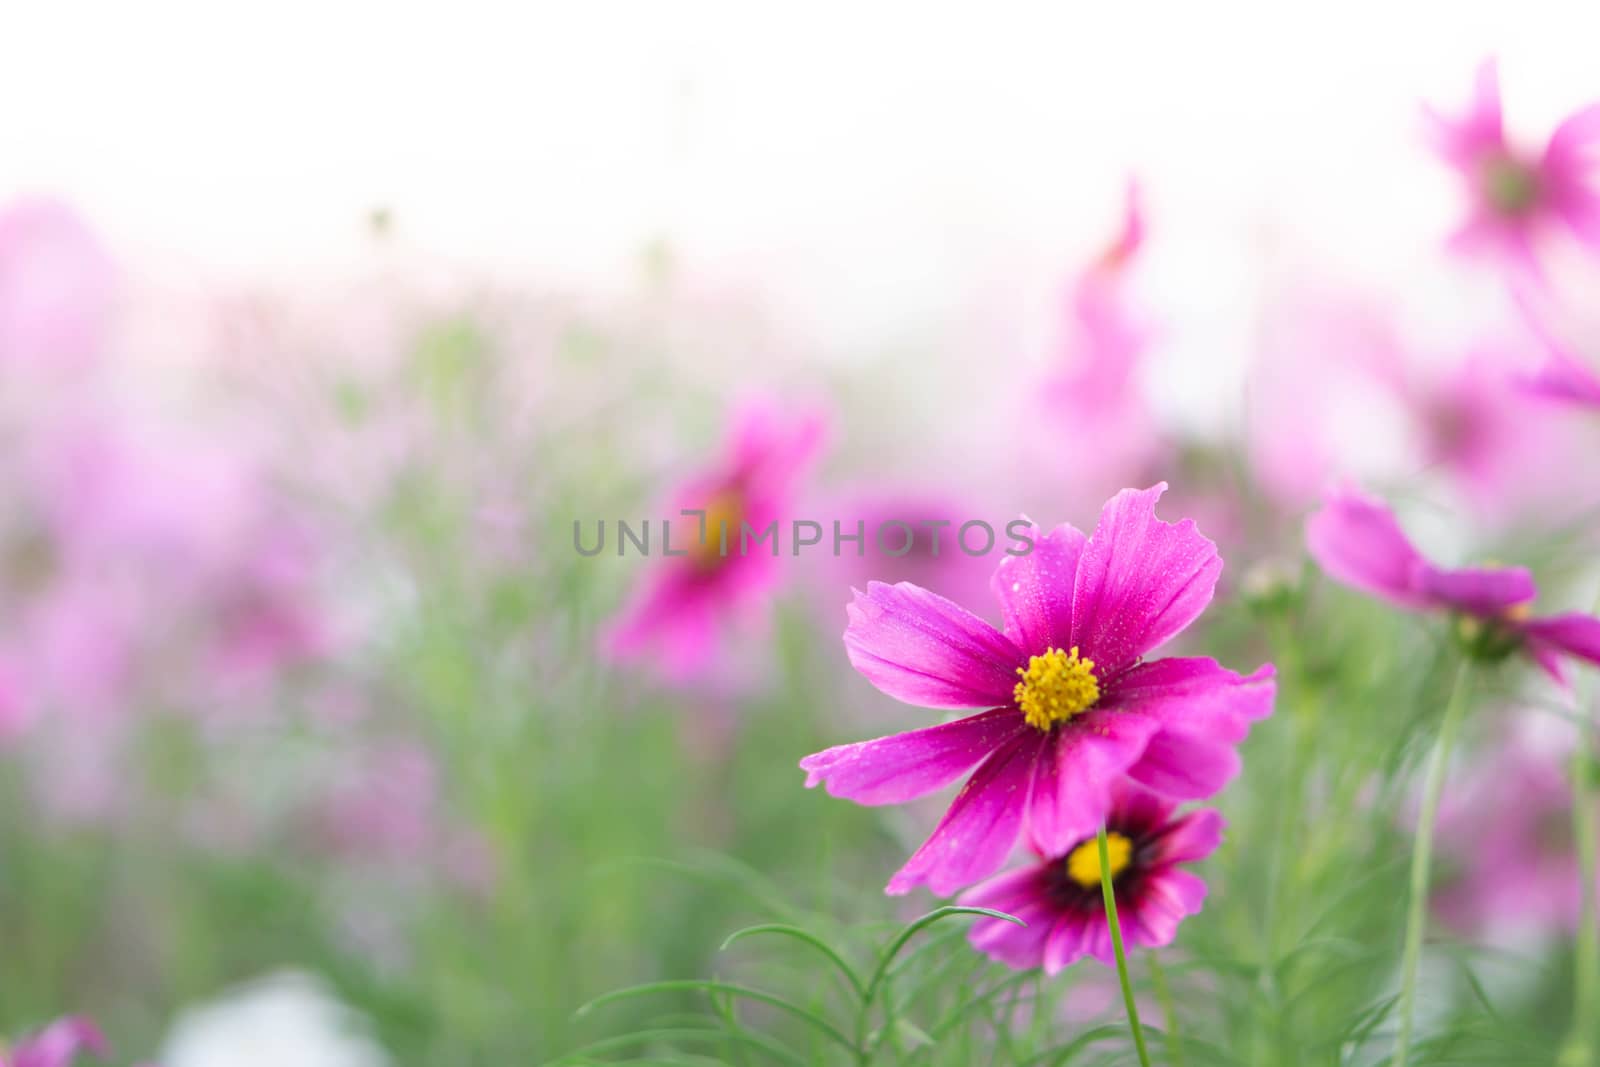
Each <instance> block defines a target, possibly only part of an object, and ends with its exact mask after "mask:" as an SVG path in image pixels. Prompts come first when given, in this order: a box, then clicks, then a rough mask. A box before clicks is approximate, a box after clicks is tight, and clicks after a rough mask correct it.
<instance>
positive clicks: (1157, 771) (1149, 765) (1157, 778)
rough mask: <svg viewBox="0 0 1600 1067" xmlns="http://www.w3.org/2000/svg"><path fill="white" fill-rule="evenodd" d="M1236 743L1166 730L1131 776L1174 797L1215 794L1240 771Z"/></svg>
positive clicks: (1147, 747) (1154, 739) (1153, 789)
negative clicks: (1234, 744)
mask: <svg viewBox="0 0 1600 1067" xmlns="http://www.w3.org/2000/svg"><path fill="white" fill-rule="evenodd" d="M1239 765H1240V764H1239V753H1238V751H1237V750H1236V749H1235V748H1234V746H1233V745H1231V744H1228V743H1227V742H1223V741H1214V740H1211V739H1210V738H1207V737H1203V736H1201V735H1199V734H1191V733H1185V732H1179V731H1174V730H1163V731H1161V732H1160V733H1158V734H1156V735H1155V736H1154V737H1152V738H1151V739H1150V743H1149V744H1148V745H1146V746H1145V750H1144V755H1142V756H1140V757H1139V762H1138V763H1135V764H1134V765H1133V766H1132V767H1130V768H1128V777H1129V778H1131V779H1133V780H1134V781H1135V782H1138V783H1139V784H1140V785H1142V786H1144V787H1145V788H1147V789H1150V790H1152V791H1154V792H1156V793H1160V794H1161V795H1163V796H1167V797H1171V798H1173V799H1174V800H1200V799H1202V798H1204V797H1209V796H1214V795H1215V794H1217V793H1219V792H1221V791H1222V788H1223V787H1224V786H1226V785H1227V784H1228V783H1229V782H1231V781H1233V779H1234V776H1235V775H1237V774H1238V773H1239Z"/></svg>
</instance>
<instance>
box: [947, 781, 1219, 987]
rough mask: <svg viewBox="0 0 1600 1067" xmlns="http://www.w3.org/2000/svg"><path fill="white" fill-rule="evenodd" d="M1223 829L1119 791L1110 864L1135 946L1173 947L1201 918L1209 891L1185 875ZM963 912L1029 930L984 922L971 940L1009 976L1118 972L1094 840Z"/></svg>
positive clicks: (1214, 818) (1209, 819)
mask: <svg viewBox="0 0 1600 1067" xmlns="http://www.w3.org/2000/svg"><path fill="white" fill-rule="evenodd" d="M1222 826H1223V823H1222V816H1220V815H1218V814H1217V813H1216V812H1214V811H1209V810H1203V811H1191V812H1188V813H1187V814H1184V815H1179V816H1175V815H1174V814H1173V805H1172V804H1170V803H1168V802H1167V801H1165V800H1162V799H1161V798H1160V797H1157V796H1156V795H1154V794H1152V793H1149V792H1147V791H1145V790H1142V789H1136V788H1132V787H1130V786H1128V785H1126V784H1119V785H1118V786H1116V787H1115V788H1114V789H1113V790H1112V797H1111V810H1110V812H1109V813H1107V815H1106V858H1107V860H1109V861H1110V865H1111V887H1112V891H1113V892H1114V893H1115V894H1116V897H1117V919H1118V922H1119V923H1120V924H1121V925H1122V932H1123V936H1124V940H1125V941H1126V942H1127V943H1129V944H1133V945H1145V946H1147V947H1150V948H1157V947H1160V946H1162V945H1170V944H1171V943H1172V939H1173V937H1174V936H1175V935H1176V934H1177V932H1178V924H1179V923H1181V922H1182V921H1183V919H1184V917H1185V916H1188V915H1194V914H1196V913H1197V912H1199V910H1200V906H1201V904H1202V903H1203V902H1204V901H1205V897H1206V884H1205V882H1203V881H1201V880H1200V879H1199V877H1197V876H1196V875H1193V874H1191V873H1189V872H1188V871H1185V870H1182V869H1180V868H1179V866H1178V865H1179V864H1180V863H1190V862H1193V861H1195V860H1199V859H1203V858H1205V857H1206V856H1209V855H1210V854H1211V853H1212V852H1213V851H1215V850H1216V847H1217V845H1218V844H1220V843H1221V841H1222ZM961 903H963V904H968V905H972V906H975V907H981V908H993V909H995V910H997V911H1003V912H1005V913H1007V914H1008V915H1014V916H1016V917H1017V918H1019V919H1021V920H1022V921H1023V922H1025V923H1027V925H1026V926H1018V925H1016V924H1015V923H1009V922H1005V921H1003V920H1000V919H980V920H979V921H978V922H976V923H974V924H973V926H972V931H971V933H970V934H969V935H968V939H969V940H970V941H971V942H972V944H973V947H975V948H977V949H978V951H980V952H982V953H983V954H984V955H986V956H988V957H990V958H991V959H995V960H999V961H1000V962H1001V963H1004V964H1006V965H1007V966H1009V967H1014V968H1016V969H1017V970H1026V969H1028V968H1031V967H1041V966H1042V967H1043V968H1044V970H1045V973H1046V974H1052V975H1053V974H1056V973H1058V972H1059V971H1060V970H1061V969H1062V968H1063V967H1066V966H1067V965H1068V964H1071V963H1074V962H1076V961H1077V960H1079V959H1081V958H1082V957H1084V956H1093V957H1094V958H1095V959H1097V960H1099V961H1100V962H1102V963H1104V964H1107V965H1108V966H1109V965H1112V964H1114V963H1115V957H1114V956H1113V953H1112V949H1111V931H1110V928H1109V926H1108V925H1107V922H1106V908H1105V898H1104V896H1103V895H1102V891H1101V887H1100V850H1099V846H1098V844H1097V842H1096V840H1095V837H1094V835H1090V836H1089V837H1086V838H1084V839H1083V840H1082V841H1078V842H1076V843H1075V844H1073V845H1072V846H1071V847H1070V848H1068V849H1066V850H1065V851H1063V852H1057V853H1053V854H1048V855H1043V856H1040V857H1039V862H1037V863H1034V864H1031V865H1029V866H1027V867H1022V868H1020V869H1018V870H1015V871H1008V872H1007V873H1005V874H1002V875H1000V876H999V877H997V878H993V879H990V880H989V881H987V882H984V883H983V884H982V885H979V886H976V887H974V888H973V889H971V890H968V891H967V892H966V893H964V894H962V896H961Z"/></svg>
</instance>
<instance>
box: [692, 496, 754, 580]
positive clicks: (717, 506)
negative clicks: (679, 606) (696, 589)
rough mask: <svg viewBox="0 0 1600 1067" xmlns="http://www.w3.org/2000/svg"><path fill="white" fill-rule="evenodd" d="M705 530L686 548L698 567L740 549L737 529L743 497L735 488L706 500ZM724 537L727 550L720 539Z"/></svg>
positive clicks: (719, 561)
mask: <svg viewBox="0 0 1600 1067" xmlns="http://www.w3.org/2000/svg"><path fill="white" fill-rule="evenodd" d="M705 509H706V518H705V524H706V525H705V532H704V535H703V536H702V537H701V538H700V541H699V543H698V544H696V545H693V546H691V547H690V549H689V555H690V558H692V559H693V560H694V562H695V565H696V566H697V567H699V568H700V569H701V570H707V571H712V570H716V569H717V568H718V567H720V566H722V562H723V560H724V559H726V558H727V557H728V556H733V555H738V553H739V529H740V523H742V522H743V521H744V501H743V500H742V499H740V496H739V494H738V493H737V492H734V491H733V490H726V491H724V492H721V493H718V494H717V495H716V496H714V497H712V498H711V499H710V500H709V501H707V502H706V505H705ZM697 532H698V531H697ZM724 537H726V539H727V543H726V550H724V543H723V539H724Z"/></svg>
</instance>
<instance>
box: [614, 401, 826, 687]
mask: <svg viewBox="0 0 1600 1067" xmlns="http://www.w3.org/2000/svg"><path fill="white" fill-rule="evenodd" d="M823 433H824V428H823V419H822V417H821V416H820V415H819V414H818V413H817V412H815V411H806V412H803V413H800V414H797V415H794V416H791V417H787V418H786V417H784V416H783V415H781V414H779V412H778V410H777V409H776V407H775V406H772V405H768V404H765V403H752V404H749V405H747V406H745V407H744V408H743V409H742V410H741V411H740V412H739V413H738V414H737V415H736V417H735V419H734V424H733V430H732V432H731V433H730V435H729V437H728V441H727V445H726V448H725V451H724V455H723V457H722V458H721V459H720V460H719V461H718V462H717V463H716V464H715V465H714V466H712V467H711V468H710V469H709V470H707V471H705V472H703V473H701V474H700V475H698V476H696V477H695V478H693V479H691V480H690V481H689V482H688V483H687V484H686V485H684V486H683V487H682V488H681V489H680V490H679V491H678V492H677V493H676V494H675V496H674V500H673V504H672V511H671V513H670V514H668V515H666V516H664V517H665V518H667V519H670V520H671V523H672V526H671V529H672V539H673V551H674V552H675V553H676V552H680V551H682V550H684V549H687V550H688V554H687V555H683V556H678V555H673V556H670V557H666V556H663V557H661V558H659V559H658V560H657V561H656V563H655V564H654V565H653V567H652V568H651V570H650V572H649V574H648V575H647V576H646V578H645V580H644V581H643V583H642V584H641V585H640V586H639V588H638V589H636V590H635V593H634V595H633V597H632V598H631V599H630V600H629V601H628V603H627V604H626V605H625V606H624V607H623V609H622V611H621V612H620V613H619V615H618V617H617V618H616V619H615V620H613V621H612V623H611V625H610V627H609V628H608V630H607V632H606V633H605V636H604V638H603V643H602V647H603V649H604V651H605V652H606V653H608V654H609V655H611V656H613V657H617V658H633V657H640V656H646V655H653V656H654V657H655V658H656V659H657V661H658V662H659V663H660V664H661V665H662V667H663V668H664V669H665V671H666V673H667V675H668V677H670V678H673V679H676V680H683V679H686V678H688V677H691V676H693V675H695V674H696V673H698V672H700V671H701V670H703V669H704V668H705V667H706V665H707V663H708V661H709V660H710V658H711V653H712V652H713V650H714V649H715V647H716V644H717V639H718V636H719V630H720V629H721V628H722V626H723V625H724V624H725V623H727V622H728V621H730V620H731V619H732V618H734V617H737V616H739V615H741V614H748V613H750V612H751V611H752V610H753V609H757V608H761V607H764V606H765V604H766V602H767V599H768V597H769V595H770V593H771V591H772V588H773V587H774V585H776V583H777V581H778V578H779V577H780V567H781V565H782V564H781V561H780V560H778V559H776V558H774V556H773V555H772V553H771V550H770V547H769V544H770V542H769V543H767V544H758V543H756V541H755V540H754V538H755V537H757V536H759V535H760V534H761V533H762V531H764V530H765V529H766V527H767V525H768V524H769V523H773V522H777V523H778V526H779V529H778V536H780V537H783V538H785V539H786V538H787V536H788V534H787V532H786V531H785V530H784V528H783V527H784V525H785V524H786V523H788V522H790V520H792V519H793V518H794V517H795V516H793V515H792V514H791V513H790V501H791V498H792V494H793V491H794V488H795V485H796V483H797V481H798V480H799V479H800V477H801V475H802V474H803V473H804V472H805V471H806V469H807V468H808V467H809V466H810V465H811V463H812V461H813V460H814V459H815V458H816V455H817V453H818V452H819V451H820V449H821V446H822V442H823ZM685 508H688V509H703V510H704V511H705V519H704V523H705V525H704V537H703V538H702V537H701V532H702V531H701V528H700V525H699V521H698V520H696V518H695V517H694V516H680V515H679V514H678V511H679V510H680V509H685ZM741 524H748V525H749V527H750V529H751V531H752V540H751V543H750V548H749V551H747V552H741V551H740V544H739V540H740V531H741V529H742V526H741ZM651 525H652V526H653V527H655V529H656V532H657V533H658V534H659V533H660V532H661V531H660V526H659V524H658V523H652V524H651ZM721 529H726V530H727V545H728V551H727V552H726V553H724V552H723V551H722V541H721V538H720V536H719V534H718V531H719V530H721ZM663 548H664V546H663V545H661V544H660V541H659V539H658V541H657V542H656V543H655V544H654V545H653V546H652V551H655V552H657V553H658V554H659V553H660V552H661V551H662V549H663Z"/></svg>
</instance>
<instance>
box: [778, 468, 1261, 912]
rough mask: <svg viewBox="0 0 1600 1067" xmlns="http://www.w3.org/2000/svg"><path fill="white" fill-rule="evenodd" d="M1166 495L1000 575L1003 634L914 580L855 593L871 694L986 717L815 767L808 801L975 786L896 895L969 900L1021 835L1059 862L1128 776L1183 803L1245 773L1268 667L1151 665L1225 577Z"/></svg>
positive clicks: (1145, 494) (1174, 661)
mask: <svg viewBox="0 0 1600 1067" xmlns="http://www.w3.org/2000/svg"><path fill="white" fill-rule="evenodd" d="M1165 489H1166V486H1165V485H1164V484H1163V485H1157V486H1155V487H1154V488H1151V489H1146V490H1143V491H1138V490H1133V489H1126V490H1123V491H1122V492H1121V493H1118V494H1117V495H1116V496H1115V497H1113V498H1112V499H1111V500H1109V501H1108V502H1107V503H1106V505H1105V508H1104V510H1102V512H1101V514H1100V522H1099V525H1098V526H1097V527H1096V528H1095V531H1094V534H1093V536H1091V537H1085V536H1084V535H1083V534H1082V533H1080V532H1079V531H1078V530H1076V529H1074V528H1073V527H1072V526H1070V525H1067V524H1062V525H1061V526H1058V527H1056V528H1055V529H1054V530H1053V531H1051V532H1050V533H1049V534H1044V533H1043V532H1041V531H1038V530H1035V531H1034V538H1035V541H1036V543H1035V547H1034V548H1033V550H1032V552H1030V553H1029V554H1027V555H1023V556H1007V557H1005V558H1004V559H1003V560H1002V561H1001V563H1000V566H999V567H998V568H997V569H996V570H995V572H994V578H993V581H992V586H991V588H992V589H993V592H994V595H995V596H996V597H997V598H998V599H999V601H1000V606H1001V609H1002V614H1003V615H1004V617H1005V629H1004V632H1001V631H999V630H996V629H995V628H994V627H992V626H990V625H989V624H988V623H986V622H984V621H983V620H981V619H979V618H978V617H977V616H975V615H973V614H971V613H970V612H968V611H966V610H965V609H964V608H962V607H960V606H959V605H956V604H953V603H951V602H950V601H948V600H946V599H944V598H943V597H940V596H936V595H935V594H933V593H930V592H928V591H927V590H925V589H919V588H918V587H916V586H914V585H911V584H909V583H901V584H899V585H884V584H882V583H879V582H873V583H871V584H869V585H868V586H867V591H866V592H865V593H859V592H858V593H857V594H856V598H855V602H854V603H852V604H851V605H850V606H849V614H850V626H849V628H848V629H847V630H846V631H845V635H844V641H845V648H846V650H847V651H848V652H849V655H850V662H851V665H852V666H854V667H855V668H856V670H858V671H860V672H861V674H862V675H864V676H865V677H866V679H867V680H868V681H870V682H871V683H872V684H873V685H875V686H877V687H878V689H880V690H881V691H883V692H884V693H887V694H888V695H889V696H892V697H895V698H896V699H898V700H902V701H904V702H905V703H907V704H914V705H917V706H921V707H932V708H957V709H974V708H987V709H990V710H987V711H983V712H980V713H979V714H977V715H972V716H970V717H968V718H964V719H958V720H956V721H955V722H950V723H945V724H943V725H940V726H933V727H929V728H927V729H923V730H913V731H910V732H908V733H902V734H896V735H892V736H889V737H882V738H879V739H877V740H875V741H865V742H861V743H859V744H853V745H840V746H837V747H835V748H830V749H827V750H826V751H823V752H818V753H815V754H814V755H810V756H807V757H806V758H805V759H803V760H801V761H800V767H801V769H802V770H804V771H805V772H806V786H807V787H808V788H810V787H814V786H817V785H823V784H825V785H826V786H827V790H828V792H829V793H830V794H832V795H834V796H839V797H846V798H848V799H851V800H854V801H856V802H857V803H860V804H874V805H876V804H903V803H906V802H907V801H911V800H915V799H916V798H918V797H922V796H926V795H928V794H930V793H933V792H935V791H937V790H939V789H942V788H944V787H945V786H947V785H950V784H951V783H953V782H955V781H957V780H958V779H960V778H961V777H963V776H964V775H966V774H967V772H968V771H972V776H971V778H970V779H969V780H968V781H967V783H966V785H965V786H963V788H962V789H961V791H960V793H958V794H957V795H956V798H955V800H954V801H953V802H952V803H951V805H950V810H949V811H948V812H947V813H946V814H945V817H944V818H943V819H942V820H941V821H940V823H939V825H938V826H937V827H936V828H935V829H934V831H933V833H932V834H931V835H930V836H929V838H928V840H927V841H926V842H924V843H923V845H922V847H920V848H919V849H917V851H916V853H915V854H914V855H913V856H912V857H911V859H910V860H909V861H907V863H906V864H905V866H904V867H902V868H901V869H900V870H899V871H898V872H897V873H896V874H895V875H894V877H893V878H892V879H891V880H890V882H889V886H888V892H890V893H894V894H899V893H905V892H908V891H910V890H911V889H912V888H913V887H915V886H917V885H920V884H924V883H926V884H927V885H928V887H929V888H930V889H932V890H933V891H934V892H935V893H939V894H948V893H951V892H954V891H955V890H958V889H960V888H962V887H963V886H966V885H970V884H971V883H972V882H974V881H976V880H977V879H980V878H983V877H986V876H988V875H990V874H992V873H994V871H996V870H997V869H999V867H1000V866H1001V865H1002V864H1004V863H1005V861H1006V857H1007V856H1008V855H1010V853H1011V849H1012V847H1013V846H1014V845H1015V843H1016V841H1017V839H1018V837H1019V836H1022V835H1023V834H1026V835H1027V838H1028V841H1029V843H1030V844H1031V846H1032V847H1033V848H1034V850H1035V851H1037V852H1038V853H1039V854H1041V855H1061V854H1064V853H1065V851H1066V850H1067V849H1068V848H1070V847H1071V846H1072V845H1073V844H1075V843H1076V842H1078V841H1081V840H1082V839H1083V838H1084V837H1085V836H1087V835H1088V834H1091V833H1093V832H1094V831H1095V830H1096V829H1097V828H1098V827H1099V826H1100V824H1101V821H1102V820H1103V819H1104V818H1105V817H1106V813H1107V811H1108V810H1109V807H1110V804H1111V789H1112V786H1113V784H1114V783H1115V782H1116V781H1118V780H1119V779H1121V778H1123V777H1124V776H1127V777H1131V778H1132V779H1133V780H1135V781H1137V782H1139V783H1141V784H1142V785H1144V786H1146V787H1148V788H1150V789H1153V790H1156V791H1158V792H1160V793H1162V794H1164V795H1166V796H1168V797H1170V798H1172V799H1174V800H1187V799H1195V798H1199V797H1206V796H1210V795H1212V794H1213V793H1215V792H1217V791H1218V790H1220V789H1221V788H1222V787H1223V786H1224V785H1225V784H1226V783H1227V782H1228V781H1229V780H1230V779H1231V778H1232V777H1233V776H1234V774H1235V773H1237V771H1238V769H1239V757H1238V754H1237V752H1236V751H1235V747H1234V746H1236V745H1237V744H1238V742H1239V741H1241V740H1243V738H1244V736H1245V735H1246V733H1247V732H1248V731H1249V729H1250V724H1251V723H1252V722H1254V721H1257V720H1259V719H1262V718H1265V717H1266V716H1268V715H1270V714H1271V713H1272V701H1273V696H1274V692H1275V684H1274V682H1273V669H1272V667H1271V666H1270V665H1268V666H1264V667H1262V668H1261V669H1260V670H1258V671H1257V672H1256V673H1255V674H1252V675H1250V676H1248V677H1245V676H1241V675H1239V674H1235V673H1234V672H1233V671H1229V670H1226V669H1225V668H1223V667H1221V666H1220V665H1218V664H1217V662H1216V661H1215V660H1212V659H1204V658H1176V657H1174V658H1167V659H1155V660H1146V659H1145V658H1144V657H1145V655H1146V654H1147V653H1149V652H1151V651H1153V650H1154V649H1156V648H1158V647H1160V646H1161V645H1164V644H1165V643H1166V642H1168V641H1169V640H1171V639H1172V638H1174V637H1176V636H1177V635H1178V634H1179V633H1181V632H1182V631H1183V630H1184V629H1186V628H1187V627H1188V626H1189V624H1190V623H1192V622H1193V621H1194V620H1195V619H1196V618H1198V617H1199V615H1200V613H1201V612H1202V611H1204V610H1205V607H1206V605H1207V604H1208V603H1209V602H1210V600H1211V594H1212V590H1213V588H1214V587H1215V585H1216V581H1217V576H1218V574H1219V573H1221V570H1222V560H1221V559H1220V558H1219V557H1218V555H1217V550H1216V546H1215V545H1214V544H1212V543H1211V542H1210V541H1208V540H1207V539H1206V538H1204V537H1202V536H1201V535H1200V533H1199V531H1198V530H1196V529H1195V526H1194V522H1193V521H1192V520H1185V521H1183V522H1181V523H1167V522H1163V521H1161V520H1159V519H1157V518H1156V515H1155V505H1156V500H1157V499H1158V498H1159V497H1160V496H1161V493H1162V492H1163V491H1164V490H1165ZM1019 678H1020V679H1021V680H1020V681H1018V679H1019ZM974 767H976V770H974V769H973V768H974Z"/></svg>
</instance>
